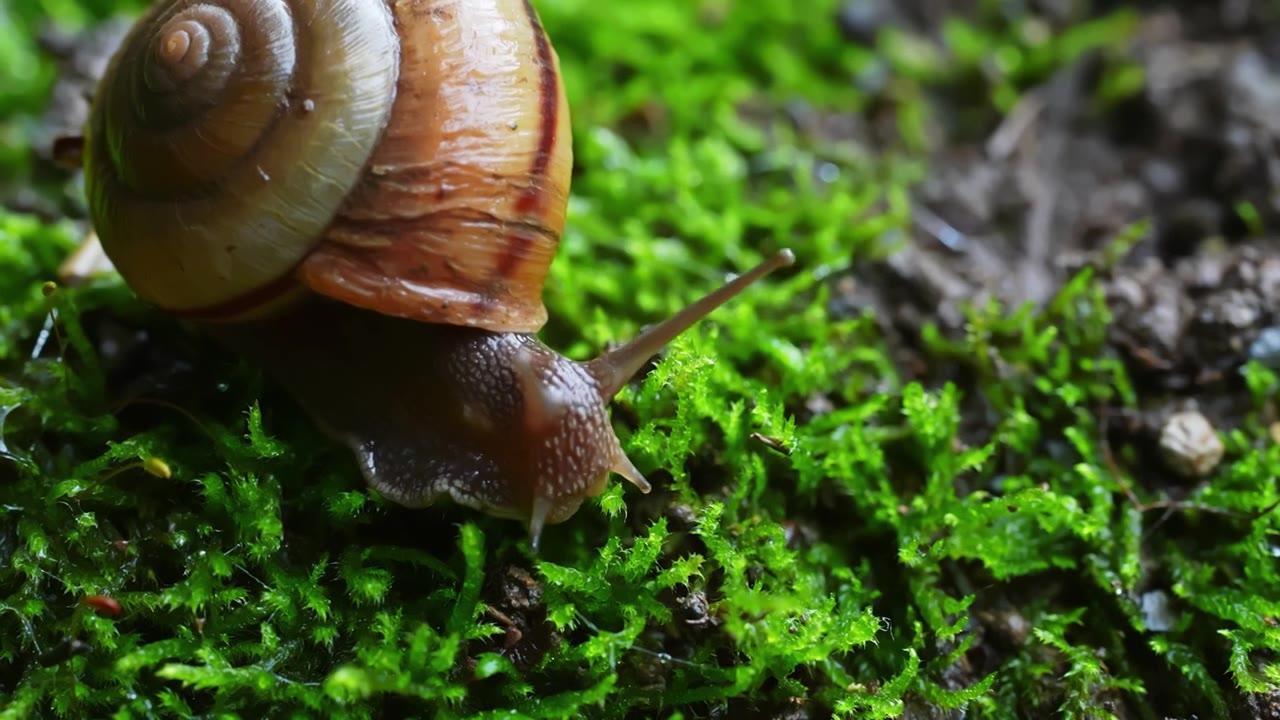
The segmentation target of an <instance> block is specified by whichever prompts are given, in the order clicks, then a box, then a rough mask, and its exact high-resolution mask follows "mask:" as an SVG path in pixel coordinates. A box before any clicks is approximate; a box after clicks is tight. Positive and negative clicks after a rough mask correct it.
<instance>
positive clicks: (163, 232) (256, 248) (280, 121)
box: [86, 0, 399, 315]
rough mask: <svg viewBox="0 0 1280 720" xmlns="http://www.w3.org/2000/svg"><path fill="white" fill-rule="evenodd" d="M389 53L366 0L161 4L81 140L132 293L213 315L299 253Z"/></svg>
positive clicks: (377, 120) (115, 68)
mask: <svg viewBox="0 0 1280 720" xmlns="http://www.w3.org/2000/svg"><path fill="white" fill-rule="evenodd" d="M398 58H399V45H398V40H397V36H396V32H395V27H394V23H393V20H392V17H391V13H390V10H389V9H388V7H387V6H386V4H385V3H383V2H370V1H369V0H203V1H193V0H166V1H163V2H160V3H159V4H158V5H156V6H154V7H153V8H152V9H151V10H150V11H149V12H148V13H147V15H145V16H144V17H143V18H141V19H140V20H139V22H138V24H137V25H136V26H135V28H134V30H133V32H132V33H131V34H130V36H129V37H128V38H127V39H126V40H125V42H124V43H123V45H122V47H121V49H120V51H119V52H118V53H117V55H116V57H115V58H114V59H113V62H112V65H111V67H110V68H109V69H108V71H107V73H106V75H105V77H104V79H103V81H102V84H101V86H100V87H99V90H98V94H97V96H96V97H95V100H94V108H93V112H92V113H91V116H90V120H89V127H88V132H87V133H86V140H87V143H86V144H87V149H88V151H87V153H86V157H87V158H88V167H87V169H88V172H87V173H86V190H87V193H88V196H89V202H90V209H91V212H92V214H93V219H94V224H95V228H96V229H97V231H98V235H99V236H100V238H101V239H102V243H103V247H104V248H105V250H106V251H107V253H108V255H110V256H111V259H112V261H113V263H114V264H115V265H116V267H117V268H118V269H119V270H120V272H121V274H122V275H124V276H125V278H126V280H127V281H128V282H129V284H130V285H131V286H132V287H133V288H134V289H135V291H137V292H138V294H139V295H140V296H142V297H143V298H145V299H147V300H149V301H151V302H153V303H155V304H157V305H160V306H161V307H164V308H166V309H169V310H173V311H177V312H189V313H193V314H206V315H207V314H211V313H212V314H218V313H219V312H220V311H221V310H222V309H225V307H224V306H226V305H227V304H228V303H231V304H235V303H236V302H237V300H238V299H241V298H243V297H245V296H247V295H251V294H254V293H255V292H261V291H262V289H263V288H264V287H268V286H271V285H273V284H274V283H277V282H278V281H279V280H280V279H281V278H283V277H285V276H287V275H288V274H289V273H290V272H291V271H292V270H293V268H295V267H296V266H297V264H298V263H299V262H300V261H301V260H302V259H303V257H305V255H306V253H307V252H308V251H309V249H310V248H311V247H312V245H313V244H314V243H315V242H316V240H317V238H318V237H319V236H320V234H321V231H322V230H323V228H324V227H325V226H326V225H327V224H328V223H329V221H330V220H331V219H332V217H333V215H334V213H335V212H336V210H337V208H338V207H339V206H340V205H341V203H342V200H343V198H344V197H345V196H346V195H347V193H348V192H350V190H351V188H352V187H353V186H354V185H355V183H356V182H357V181H358V179H359V176H360V173H361V170H362V168H363V166H364V164H365V162H366V161H367V160H368V158H369V156H370V154H371V153H372V151H373V149H374V147H375V146H376V144H377V141H378V139H379V137H380V136H381V133H382V130H383V128H384V126H385V124H386V122H387V119H388V117H389V116H390V113H391V107H392V104H393V101H394V96H395V88H396V81H397V78H398Z"/></svg>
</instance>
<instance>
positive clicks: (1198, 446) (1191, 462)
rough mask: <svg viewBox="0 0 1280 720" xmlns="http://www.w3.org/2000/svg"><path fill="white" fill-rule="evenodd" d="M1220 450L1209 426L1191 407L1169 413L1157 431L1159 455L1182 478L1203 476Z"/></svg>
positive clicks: (1215, 461) (1214, 464) (1210, 467)
mask: <svg viewBox="0 0 1280 720" xmlns="http://www.w3.org/2000/svg"><path fill="white" fill-rule="evenodd" d="M1224 452H1225V448H1224V447H1223V445H1222V440H1221V439H1219V438H1218V434H1217V432H1215V431H1214V429H1213V425H1211V424H1210V423H1209V421H1208V420H1207V419H1206V418H1205V416H1204V415H1201V414H1200V413H1199V412H1196V411H1194V410H1186V411H1183V412H1179V413H1175V414H1173V415H1172V416H1170V417H1169V419H1168V420H1166V421H1165V423H1164V427H1163V428H1161V430H1160V454H1161V456H1162V457H1163V458H1164V461H1165V464H1166V465H1168V466H1169V469H1171V470H1173V471H1174V472H1176V473H1178V474H1179V475H1182V476H1183V477H1187V478H1198V477H1205V476H1206V475H1208V474H1209V473H1211V472H1213V469H1214V468H1215V467H1217V466H1218V463H1219V462H1221V461H1222V455H1223V453H1224Z"/></svg>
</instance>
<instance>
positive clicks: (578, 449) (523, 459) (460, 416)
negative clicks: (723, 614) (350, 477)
mask: <svg viewBox="0 0 1280 720" xmlns="http://www.w3.org/2000/svg"><path fill="white" fill-rule="evenodd" d="M210 330H211V331H212V332H213V333H214V334H216V335H217V336H218V337H219V338H220V339H221V340H222V341H223V342H225V343H226V344H227V345H229V346H230V347H232V348H235V349H236V350H238V351H239V352H241V353H243V354H244V355H246V356H248V357H251V358H253V359H254V360H255V361H257V362H259V363H262V364H263V366H265V367H266V368H267V370H268V371H269V372H270V373H271V374H272V375H273V377H274V378H275V379H276V380H277V381H279V382H280V384H281V385H282V386H283V387H285V388H286V389H287V390H288V391H289V392H290V393H291V395H292V396H293V397H294V398H296V399H297V401H298V402H299V404H300V405H302V406H303V408H304V409H306V411H307V412H308V413H309V414H310V415H311V417H312V418H313V419H314V420H315V422H316V423H317V425H318V426H319V427H321V428H323V429H324V431H325V432H326V433H328V434H330V435H331V436H333V437H334V438H336V439H338V440H339V441H341V442H343V443H345V444H346V445H347V446H348V447H350V448H351V450H352V451H353V452H354V453H355V455H356V458H357V460H358V463H359V465H360V468H361V470H362V472H363V474H364V477H365V479H366V480H367V481H368V483H369V484H370V485H371V486H372V487H373V488H375V489H376V490H377V491H378V492H379V493H381V494H382V495H384V496H386V497H387V498H389V499H391V500H393V501H395V502H396V503H399V504H401V505H405V506H408V507H425V506H428V505H434V504H436V503H438V502H440V501H441V500H452V501H454V502H456V503H458V504H461V505H464V506H467V507H471V508H475V509H477V510H480V511H482V512H485V513H488V514H490V515H494V516H497V517H504V518H512V519H518V520H520V521H522V522H523V523H524V524H525V525H526V526H528V527H529V528H530V531H531V536H532V538H533V540H534V543H535V546H536V543H537V540H538V538H539V537H540V535H541V530H542V528H543V526H544V525H551V524H556V523H559V522H562V521H564V520H566V519H568V518H569V517H570V516H571V515H573V514H574V512H576V511H577V509H578V508H579V506H580V505H581V504H582V502H583V500H584V499H585V498H587V497H591V496H595V495H598V494H599V493H600V492H601V491H603V490H604V487H605V483H606V481H607V479H608V477H609V474H610V472H612V471H618V472H622V473H624V474H627V475H633V476H634V477H635V478H638V479H639V483H638V484H640V486H641V488H642V489H643V490H645V491H647V490H648V489H649V488H648V485H647V483H644V480H643V478H640V477H639V474H638V473H636V472H635V471H634V469H633V468H632V467H631V463H630V461H629V460H627V458H626V456H625V454H624V453H623V450H622V448H621V446H620V445H619V443H618V439H617V437H616V436H615V434H614V431H613V428H612V426H611V424H610V422H609V415H608V410H607V407H606V404H607V402H608V399H607V398H605V397H604V395H605V393H604V392H603V389H602V384H601V382H600V381H599V380H598V379H597V378H596V377H595V376H594V375H593V373H592V371H591V369H590V367H589V366H588V365H587V364H586V363H579V362H575V361H572V360H569V359H567V358H565V357H564V356H562V355H559V354H558V353H556V352H555V351H553V350H551V349H550V348H548V347H546V346H545V345H543V344H542V343H541V342H539V341H538V340H537V339H536V338H535V337H533V336H532V335H528V334H524V333H491V332H488V331H484V330H479V329H475V328H467V327H458V326H449V325H439V324H432V323H420V322H414V321H411V320H406V319H403V318H397V317H391V316H386V315H379V314H374V313H369V312H366V311H363V310H360V309H358V308H355V307H353V306H349V305H345V304H342V303H337V302H333V301H329V300H324V299H319V298H316V299H312V300H309V301H306V302H303V303H299V304H295V305H294V306H293V307H291V308H290V309H289V310H288V311H287V312H285V313H275V314H272V315H270V316H268V317H265V318H263V319H258V320H253V321H249V322H241V323H228V324H219V325H216V326H212V327H211V328H210ZM299 357H305V358H308V359H309V360H308V361H307V362H304V363H300V362H299V361H298V358H299Z"/></svg>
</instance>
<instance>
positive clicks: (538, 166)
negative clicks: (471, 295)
mask: <svg viewBox="0 0 1280 720" xmlns="http://www.w3.org/2000/svg"><path fill="white" fill-rule="evenodd" d="M524 10H525V13H526V14H527V15H528V16H529V26H530V27H531V28H533V38H534V42H535V44H536V47H537V55H538V68H539V70H540V73H539V82H538V94H539V98H538V132H539V136H538V149H537V151H536V152H535V153H534V156H533V166H532V167H531V168H530V169H529V186H528V188H526V189H525V190H524V192H523V193H521V195H520V198H519V199H518V200H516V204H515V207H516V211H517V212H519V213H521V214H522V215H527V214H531V213H533V212H534V211H536V210H537V209H538V206H539V204H540V203H541V201H542V178H543V177H544V176H545V175H546V174H547V166H548V165H549V164H550V163H551V152H552V151H553V150H554V149H555V144H556V126H557V123H558V121H559V117H558V116H559V111H560V88H559V86H558V79H557V77H556V66H555V59H554V58H553V57H552V54H551V41H550V40H548V39H547V33H546V31H545V30H543V28H542V22H541V21H540V20H539V19H538V12H537V11H536V10H534V8H533V3H532V0H524ZM507 239H508V244H507V248H506V251H505V252H503V254H502V256H501V257H499V258H498V267H497V271H498V272H497V274H498V277H499V278H503V277H506V276H508V275H510V274H511V273H512V272H513V271H514V270H515V268H516V266H517V265H518V264H519V263H520V261H521V260H522V259H524V257H525V256H526V255H527V254H528V250H529V243H530V237H529V235H528V234H527V233H520V232H517V233H512V234H510V235H509V236H508V238H507Z"/></svg>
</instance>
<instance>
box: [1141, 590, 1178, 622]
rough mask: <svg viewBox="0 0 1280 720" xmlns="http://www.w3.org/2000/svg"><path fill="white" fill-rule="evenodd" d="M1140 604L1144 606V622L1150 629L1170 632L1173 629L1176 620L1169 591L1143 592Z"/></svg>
mask: <svg viewBox="0 0 1280 720" xmlns="http://www.w3.org/2000/svg"><path fill="white" fill-rule="evenodd" d="M1138 604H1139V606H1140V607H1141V608H1142V622H1143V624H1144V625H1146V626H1147V629H1148V630H1150V631H1152V632H1168V631H1170V630H1172V629H1173V626H1174V624H1175V621H1176V620H1175V617H1174V612H1173V603H1172V602H1170V600H1169V594H1168V593H1166V592H1165V591H1163V590H1152V591H1151V592H1146V593H1143V594H1142V597H1141V598H1139V601H1138Z"/></svg>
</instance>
